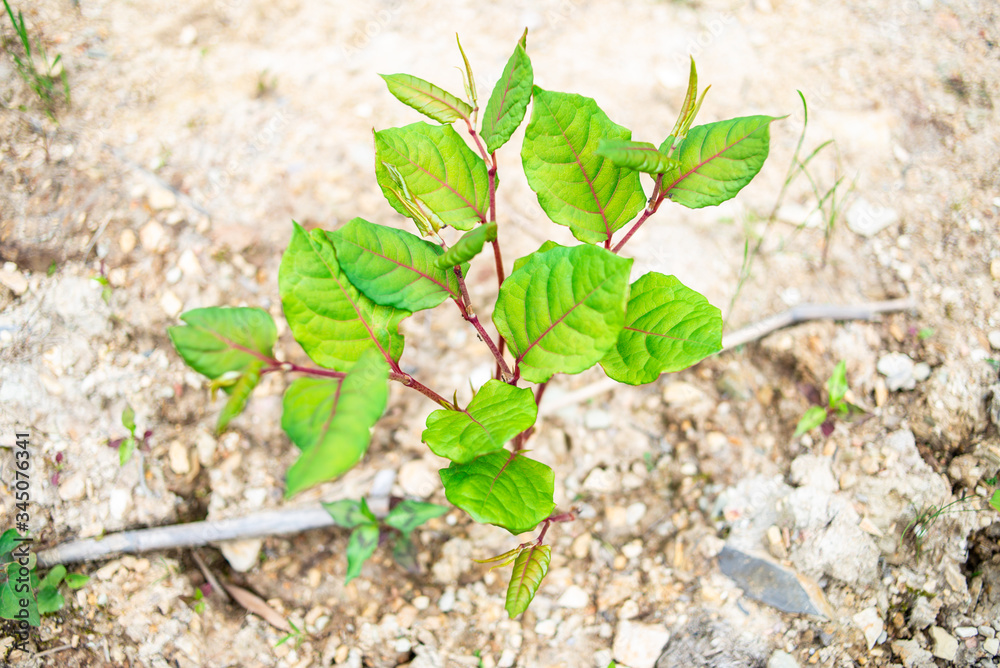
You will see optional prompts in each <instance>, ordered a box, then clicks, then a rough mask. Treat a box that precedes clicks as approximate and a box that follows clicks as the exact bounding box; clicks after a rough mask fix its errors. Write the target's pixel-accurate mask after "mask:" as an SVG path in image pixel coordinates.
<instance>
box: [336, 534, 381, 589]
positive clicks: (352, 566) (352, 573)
mask: <svg viewBox="0 0 1000 668" xmlns="http://www.w3.org/2000/svg"><path fill="white" fill-rule="evenodd" d="M378 534H379V528H378V525H377V524H363V525H361V526H359V527H358V528H357V529H355V530H354V531H352V532H351V538H350V540H349V541H347V579H345V580H344V584H347V583H348V582H350V581H351V580H353V579H354V578H356V577H358V576H359V575H361V566H362V565H363V564H364V563H365V561H366V560H367V559H368V558H369V557H370V556H372V555H373V554H375V548H377V547H378Z"/></svg>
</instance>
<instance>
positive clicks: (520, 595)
mask: <svg viewBox="0 0 1000 668" xmlns="http://www.w3.org/2000/svg"><path fill="white" fill-rule="evenodd" d="M551 560H552V547H551V546H549V545H532V546H531V547H526V548H525V549H523V550H521V553H520V554H518V555H517V559H515V560H514V570H513V571H512V572H511V574H510V584H508V585H507V602H506V604H505V605H504V608H505V609H506V610H507V614H508V615H510V618H511V619H514V617H517V616H518V615H519V614H521V613H522V612H524V611H525V610H527V609H528V604H529V603H531V599H533V598H535V592H537V591H538V587H539V586H540V585H541V584H542V578H544V577H545V574H546V573H548V571H549V561H551Z"/></svg>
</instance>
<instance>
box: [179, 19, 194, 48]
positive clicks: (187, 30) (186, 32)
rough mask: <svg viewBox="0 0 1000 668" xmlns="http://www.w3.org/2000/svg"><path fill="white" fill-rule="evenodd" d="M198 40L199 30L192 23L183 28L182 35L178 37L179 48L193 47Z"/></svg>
mask: <svg viewBox="0 0 1000 668" xmlns="http://www.w3.org/2000/svg"><path fill="white" fill-rule="evenodd" d="M197 39H198V29H197V28H195V27H194V26H193V25H191V24H190V23H189V24H187V25H186V26H184V27H183V28H181V34H180V35H179V36H178V37H177V44H178V45H179V46H191V45H192V44H194V43H195V41H196V40H197Z"/></svg>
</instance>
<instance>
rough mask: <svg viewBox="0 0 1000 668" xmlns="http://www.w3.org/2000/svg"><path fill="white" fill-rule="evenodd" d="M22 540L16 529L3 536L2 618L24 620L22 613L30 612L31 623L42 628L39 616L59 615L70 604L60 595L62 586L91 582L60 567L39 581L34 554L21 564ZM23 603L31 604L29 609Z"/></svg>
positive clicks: (0, 569)
mask: <svg viewBox="0 0 1000 668" xmlns="http://www.w3.org/2000/svg"><path fill="white" fill-rule="evenodd" d="M18 539H19V534H18V532H17V530H16V529H7V530H6V531H5V532H4V533H3V534H2V535H0V617H2V618H3V619H12V620H14V619H20V618H21V616H20V615H19V613H20V612H21V611H22V610H25V609H26V610H27V621H28V623H29V624H30V625H31V626H38V624H39V615H47V614H51V613H53V612H58V611H59V610H62V609H63V606H65V605H66V599H65V598H63V595H62V594H61V593H60V592H59V587H60V585H62V584H65V585H66V586H67V587H68V588H69V589H79V588H81V587H83V586H84V585H86V584H87V583H88V582H89V581H90V577H89V576H87V575H82V574H80V573H68V572H67V571H66V567H65V566H63V565H61V564H60V565H57V566H53V567H52V569H51V570H50V571H49V572H48V573H47V574H46V575H45V577H44V578H42V579H39V578H38V573H37V569H36V561H35V555H34V553H30V554H29V555H28V558H27V559H26V560H25V561H27V563H26V564H24V563H21V561H22V558H21V557H20V555H19V554H18V552H17V550H18V544H19V541H18ZM23 601H27V606H24V605H23V604H22V602H23Z"/></svg>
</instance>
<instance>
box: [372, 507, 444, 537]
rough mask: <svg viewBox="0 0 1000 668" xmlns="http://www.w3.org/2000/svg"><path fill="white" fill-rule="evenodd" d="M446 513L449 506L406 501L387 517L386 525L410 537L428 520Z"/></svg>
mask: <svg viewBox="0 0 1000 668" xmlns="http://www.w3.org/2000/svg"><path fill="white" fill-rule="evenodd" d="M446 512H448V507H447V506H439V505H438V504H436V503H424V502H423V501H410V500H409V499H404V500H403V501H400V502H399V505H397V506H396V507H395V508H393V509H392V510H391V511H389V514H388V515H386V516H385V523H386V524H387V525H389V526H391V527H392V528H393V529H399V531H400V532H402V534H403V535H404V536H409V535H410V532H412V531H413V530H414V529H416V528H417V527H418V526H420V525H421V524H423V523H424V522H426V521H427V520H430V519H434V518H435V517H441V516H442V515H444V514H445V513H446Z"/></svg>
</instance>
